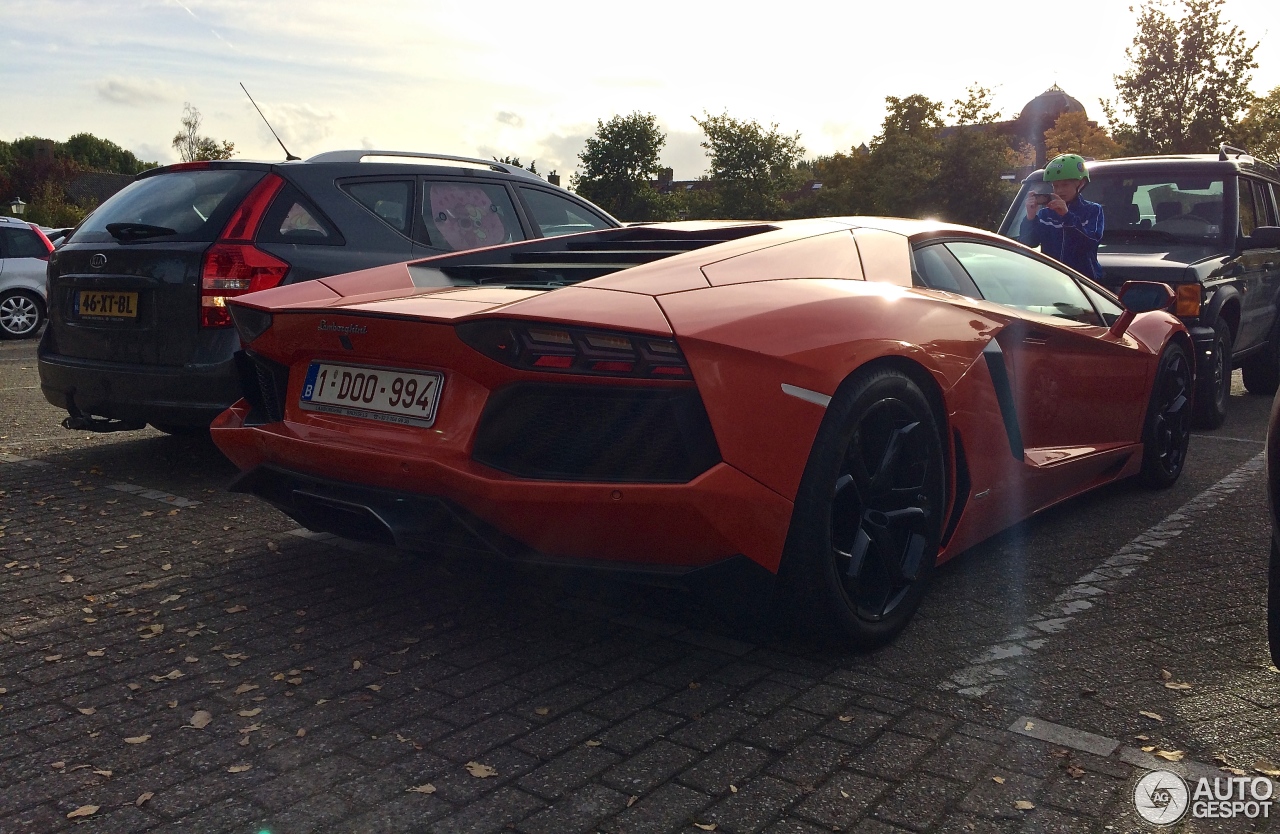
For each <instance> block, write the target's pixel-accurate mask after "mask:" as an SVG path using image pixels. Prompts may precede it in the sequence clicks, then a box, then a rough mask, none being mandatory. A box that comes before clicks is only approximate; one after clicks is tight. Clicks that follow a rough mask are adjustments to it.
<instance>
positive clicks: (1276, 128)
mask: <svg viewBox="0 0 1280 834" xmlns="http://www.w3.org/2000/svg"><path fill="white" fill-rule="evenodd" d="M1233 139H1234V141H1233V142H1232V144H1233V145H1239V146H1240V147H1242V148H1246V149H1247V150H1248V151H1249V152H1250V153H1252V154H1253V155H1254V156H1256V157H1258V158H1259V159H1265V160H1267V161H1268V162H1270V163H1272V164H1273V165H1275V164H1280V87H1276V88H1275V89H1273V90H1272V91H1271V92H1269V93H1267V94H1266V95H1265V96H1262V97H1260V98H1258V99H1255V100H1254V102H1253V106H1252V107H1250V108H1249V112H1248V113H1246V114H1245V117H1244V118H1243V119H1241V120H1240V124H1239V126H1238V127H1237V128H1236V132H1235V135H1234V137H1233Z"/></svg>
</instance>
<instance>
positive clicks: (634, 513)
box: [211, 402, 791, 574]
mask: <svg viewBox="0 0 1280 834" xmlns="http://www.w3.org/2000/svg"><path fill="white" fill-rule="evenodd" d="M248 411H249V407H248V405H247V403H244V402H241V403H238V404H236V405H235V406H233V407H232V408H231V409H228V410H227V411H226V412H225V413H223V414H222V416H220V417H219V418H218V419H217V420H216V421H215V422H214V424H213V426H212V427H211V430H212V434H213V439H214V442H215V443H217V445H218V447H219V448H220V449H222V451H223V452H224V453H225V454H226V455H227V456H228V457H230V458H231V459H232V461H234V462H235V463H236V464H237V466H239V467H240V469H241V470H242V471H244V472H246V473H247V474H246V475H244V476H242V478H241V479H240V480H239V481H238V482H237V484H236V487H235V488H236V489H238V490H240V491H244V492H250V493H252V494H255V495H258V496H260V497H262V498H264V499H266V500H267V501H270V502H271V503H272V504H274V505H276V506H277V507H279V508H280V509H281V510H283V511H284V512H286V513H287V514H289V515H290V516H292V517H293V518H294V519H296V520H297V521H299V522H300V523H301V524H303V526H306V527H309V528H311V529H318V530H323V531H326V532H332V533H337V534H339V535H342V536H346V537H350V538H354V539H357V540H364V541H373V542H380V543H384V544H390V545H395V546H398V547H404V548H408V549H413V550H453V551H455V552H456V553H459V554H468V553H469V554H473V555H478V556H479V555H497V556H504V557H508V558H517V559H526V560H533V561H549V562H557V563H564V564H579V565H582V564H591V565H594V566H596V567H601V568H608V569H610V570H621V571H637V570H646V571H657V572H666V573H672V572H674V573H677V574H679V573H682V572H687V571H690V570H693V569H697V568H705V567H710V566H711V565H713V564H716V563H718V562H722V561H725V560H728V559H731V558H733V557H736V556H740V555H741V556H745V557H747V559H748V560H750V561H751V562H754V563H755V564H756V565H757V566H758V567H760V568H761V569H762V570H764V571H766V572H767V573H770V574H772V573H775V572H776V571H777V569H778V564H779V561H780V559H781V555H782V547H783V544H784V542H785V539H786V531H787V527H788V525H789V523H790V520H791V502H789V501H787V500H786V499H784V498H783V497H782V496H780V495H778V494H777V493H775V492H773V491H772V490H769V489H767V488H766V487H764V486H762V485H761V484H760V483H759V482H757V481H755V480H754V479H752V478H750V477H748V476H746V475H745V474H743V473H742V472H740V471H739V470H737V469H735V468H734V467H732V466H729V465H728V464H725V463H718V464H716V465H714V466H713V467H711V468H710V469H709V470H707V471H706V472H704V473H702V474H701V475H699V476H698V477H696V478H694V479H693V480H691V481H689V482H688V483H681V484H653V483H592V482H581V481H546V480H534V479H526V478H520V477H515V476H512V475H510V474H507V473H503V472H499V471H497V470H495V469H491V468H489V467H486V466H483V465H481V464H478V463H476V462H475V461H474V460H472V459H471V458H470V456H469V455H467V454H465V453H463V454H457V455H449V454H444V453H439V454H430V453H426V454H420V455H416V456H408V457H406V456H405V455H404V454H403V452H402V451H397V450H395V449H394V448H388V444H386V443H380V444H379V443H359V444H357V443H356V442H355V440H354V439H353V438H352V437H351V436H350V435H348V434H347V433H346V432H345V431H341V430H338V429H336V428H335V429H322V428H319V427H317V426H307V425H302V424H294V423H290V422H287V421H286V422H278V423H271V424H268V425H264V426H256V427H255V426H246V425H245V422H244V421H245V417H246V416H247V415H248ZM336 425H337V423H336V422H335V426H336ZM425 439H426V438H424V440H425ZM426 445H427V444H426V443H425V442H424V444H423V446H424V447H425V446H426ZM335 472H340V473H343V477H344V478H350V480H346V481H342V482H339V481H334V480H331V479H329V478H328V477H327V473H335ZM317 473H325V474H317ZM357 482H358V483H357Z"/></svg>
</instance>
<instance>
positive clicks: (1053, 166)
mask: <svg viewBox="0 0 1280 834" xmlns="http://www.w3.org/2000/svg"><path fill="white" fill-rule="evenodd" d="M1087 179H1089V171H1088V170H1087V169H1086V168H1085V167H1084V157H1083V156H1080V155H1079V154H1074V153H1064V154H1060V155H1058V156H1055V157H1054V158H1053V159H1052V160H1050V162H1049V164H1048V165H1046V166H1044V181H1045V182H1057V181H1058V180H1087Z"/></svg>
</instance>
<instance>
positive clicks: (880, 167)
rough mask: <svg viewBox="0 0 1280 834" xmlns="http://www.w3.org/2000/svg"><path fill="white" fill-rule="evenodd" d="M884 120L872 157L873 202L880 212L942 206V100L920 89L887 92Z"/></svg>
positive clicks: (918, 213) (904, 213)
mask: <svg viewBox="0 0 1280 834" xmlns="http://www.w3.org/2000/svg"><path fill="white" fill-rule="evenodd" d="M885 104H886V105H888V112H887V113H886V114H885V117H884V124H883V126H882V127H881V131H880V133H879V135H877V136H876V137H875V138H874V139H873V140H872V143H871V155H870V157H869V159H868V161H869V163H870V168H869V171H868V177H867V179H868V187H869V190H870V203H871V205H872V206H873V210H874V211H875V212H876V213H877V214H885V215H889V216H893V217H924V216H926V215H929V214H932V213H934V212H935V211H936V210H937V205H936V200H935V196H934V195H933V193H932V186H933V184H934V182H935V181H936V180H937V179H938V174H939V171H940V168H939V165H940V153H941V150H942V141H941V139H940V137H939V133H940V132H941V130H942V116H941V112H942V102H940V101H932V100H930V99H928V98H926V97H925V96H922V95H920V94H918V93H917V94H915V95H910V96H906V97H904V98H898V97H897V96H887V97H886V98H885Z"/></svg>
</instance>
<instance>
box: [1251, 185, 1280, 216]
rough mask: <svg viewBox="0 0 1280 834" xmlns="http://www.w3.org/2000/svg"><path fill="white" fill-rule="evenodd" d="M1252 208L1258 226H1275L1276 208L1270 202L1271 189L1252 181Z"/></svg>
mask: <svg viewBox="0 0 1280 834" xmlns="http://www.w3.org/2000/svg"><path fill="white" fill-rule="evenodd" d="M1253 207H1254V212H1255V213H1256V215H1257V216H1256V219H1257V221H1258V225H1259V226H1274V225H1276V208H1275V204H1274V203H1273V202H1272V201H1271V187H1270V186H1269V185H1268V184H1267V183H1265V182H1258V181H1257V180H1254V181H1253Z"/></svg>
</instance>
